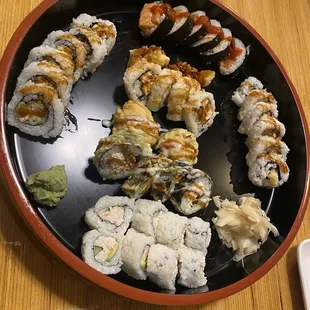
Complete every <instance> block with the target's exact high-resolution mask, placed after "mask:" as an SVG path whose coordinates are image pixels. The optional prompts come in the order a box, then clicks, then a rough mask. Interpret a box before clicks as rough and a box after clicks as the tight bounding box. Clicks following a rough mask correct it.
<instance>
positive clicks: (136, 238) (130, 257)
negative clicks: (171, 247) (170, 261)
mask: <svg viewBox="0 0 310 310" xmlns="http://www.w3.org/2000/svg"><path fill="white" fill-rule="evenodd" d="M154 243H155V240H154V238H152V237H149V236H146V235H144V234H142V233H139V232H137V231H135V230H134V229H133V228H131V229H129V230H128V232H127V233H126V235H125V237H124V239H123V244H122V252H121V253H122V261H123V265H122V270H123V271H125V272H126V273H127V274H128V275H129V276H130V277H132V278H134V279H137V280H146V278H147V275H146V268H147V261H148V254H149V251H150V247H151V246H152V245H153V244H154Z"/></svg>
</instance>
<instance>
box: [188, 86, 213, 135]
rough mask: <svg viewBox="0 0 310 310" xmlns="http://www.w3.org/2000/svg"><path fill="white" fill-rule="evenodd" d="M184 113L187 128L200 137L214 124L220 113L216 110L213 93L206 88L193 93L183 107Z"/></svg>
mask: <svg viewBox="0 0 310 310" xmlns="http://www.w3.org/2000/svg"><path fill="white" fill-rule="evenodd" d="M182 114H183V119H184V121H185V124H186V127H187V129H188V130H189V131H191V132H192V133H193V134H194V135H195V136H196V137H199V136H200V135H201V134H202V133H203V132H205V131H206V130H207V129H208V128H209V127H210V126H211V125H212V124H213V121H214V118H215V116H216V115H217V114H218V112H215V101H214V97H213V94H211V93H208V92H206V91H205V90H200V91H197V92H196V93H194V94H191V95H190V96H189V98H188V100H187V102H186V104H185V105H184V107H183V113H182Z"/></svg>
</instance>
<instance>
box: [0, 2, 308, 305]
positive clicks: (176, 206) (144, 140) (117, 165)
mask: <svg viewBox="0 0 310 310" xmlns="http://www.w3.org/2000/svg"><path fill="white" fill-rule="evenodd" d="M51 21H52V22H51ZM19 29H20V30H19V31H17V32H16V33H15V35H14V37H13V38H12V40H11V42H10V43H9V46H8V48H7V50H6V52H5V54H4V57H3V59H2V62H1V64H0V68H1V69H2V72H4V73H5V74H4V79H3V80H1V81H0V91H1V92H0V93H1V97H0V104H1V109H2V112H1V115H0V116H1V122H0V138H1V141H0V148H1V153H0V164H1V166H0V167H1V171H2V173H3V176H4V178H5V180H6V182H7V184H8V188H9V190H10V192H11V194H12V196H13V198H14V199H15V201H16V204H17V208H18V209H19V211H20V212H21V214H22V216H23V217H24V219H25V220H26V221H27V222H28V223H29V224H30V226H31V227H32V228H33V230H34V231H35V232H36V234H37V235H38V236H39V238H40V239H41V240H42V241H43V243H45V244H46V245H47V246H48V247H49V248H50V249H51V250H52V251H53V252H54V253H55V254H56V256H58V257H59V258H60V259H61V260H63V261H64V262H65V263H66V264H68V265H69V266H71V267H72V268H73V269H75V270H76V271H77V272H78V273H80V274H81V275H82V276H84V277H85V278H86V279H88V280H90V281H92V282H93V283H96V284H97V285H99V286H101V287H103V288H106V289H108V290H111V291H113V292H115V293H117V294H121V295H123V296H126V297H128V298H133V299H136V300H140V301H144V302H149V303H159V304H194V303H202V302H208V301H211V300H215V299H218V298H222V297H225V296H228V295H230V294H232V293H235V292H237V291H239V290H241V289H243V288H245V287H246V286H248V285H250V284H251V283H253V282H254V281H256V280H257V279H259V278H260V277H261V276H263V275H264V274H265V273H266V272H267V271H268V270H269V269H270V268H272V267H273V266H274V265H275V263H276V262H277V261H278V260H279V259H280V257H281V256H282V255H283V253H284V251H285V250H286V249H287V248H288V246H289V244H290V242H291V241H292V239H293V237H294V236H295V234H296V232H297V228H298V226H299V225H300V221H301V219H302V216H303V213H304V210H305V206H306V201H307V199H308V188H307V184H308V181H309V173H308V154H309V150H308V145H307V142H306V141H307V139H309V136H308V131H307V124H306V122H305V117H304V113H303V110H302V106H301V103H300V101H299V98H298V96H297V94H296V92H295V90H294V87H293V85H292V84H291V82H290V80H289V78H288V77H287V75H286V73H285V71H284V69H283V67H282V65H281V63H280V62H279V60H278V59H277V58H276V56H275V55H274V53H273V52H272V51H271V49H270V48H269V46H268V45H267V44H266V42H265V41H264V40H263V39H262V38H261V37H260V36H259V35H258V33H257V32H256V31H255V30H254V29H253V28H252V27H250V26H249V25H248V24H247V23H246V22H245V21H243V20H242V19H241V18H240V17H238V16H237V15H236V14H235V13H233V12H231V11H230V10H229V9H228V8H227V7H225V6H224V5H223V4H221V3H219V2H218V1H217V0H210V1H201V2H197V3H196V1H194V2H190V1H183V2H177V3H175V2H169V1H168V2H166V1H164V2H162V1H156V2H143V1H136V2H135V1H133V2H130V4H128V3H127V2H126V1H122V0H120V1H115V3H103V2H102V3H100V2H98V1H80V2H79V3H78V4H75V5H72V6H71V5H69V4H68V3H66V2H65V1H64V0H60V1H55V0H45V1H43V4H42V6H41V7H40V8H38V9H36V10H35V11H34V12H33V13H32V14H31V15H29V16H28V17H27V18H26V20H25V22H24V23H23V24H22V25H21V26H20V28H19ZM17 42H22V43H21V44H19V43H17ZM297 219H298V220H297Z"/></svg>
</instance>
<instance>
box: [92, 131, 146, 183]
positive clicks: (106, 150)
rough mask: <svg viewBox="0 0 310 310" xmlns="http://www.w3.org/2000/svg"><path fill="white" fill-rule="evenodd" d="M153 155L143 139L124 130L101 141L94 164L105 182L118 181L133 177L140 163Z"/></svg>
mask: <svg viewBox="0 0 310 310" xmlns="http://www.w3.org/2000/svg"><path fill="white" fill-rule="evenodd" d="M151 154H152V149H151V146H150V144H149V143H147V142H145V141H144V140H143V138H141V137H140V136H139V135H137V134H135V133H132V132H127V131H125V130H122V131H119V132H117V133H115V134H112V135H110V136H109V137H107V138H103V139H100V141H99V142H98V146H97V149H96V151H95V157H94V159H93V162H94V165H95V166H96V168H97V170H98V172H99V174H100V175H101V177H102V178H103V179H104V180H105V179H111V180H117V179H123V178H127V177H129V176H130V175H132V174H133V172H134V171H135V169H136V168H137V166H138V163H139V161H140V160H141V159H142V158H143V157H144V156H149V155H151Z"/></svg>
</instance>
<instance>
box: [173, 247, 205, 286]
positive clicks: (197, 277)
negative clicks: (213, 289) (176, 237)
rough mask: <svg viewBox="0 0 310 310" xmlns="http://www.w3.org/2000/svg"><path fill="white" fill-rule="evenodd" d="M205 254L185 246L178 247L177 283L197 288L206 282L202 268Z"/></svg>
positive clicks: (203, 267)
mask: <svg viewBox="0 0 310 310" xmlns="http://www.w3.org/2000/svg"><path fill="white" fill-rule="evenodd" d="M205 266H206V258H205V255H204V254H203V253H202V252H200V251H198V250H194V249H191V248H188V247H186V246H182V247H181V248H180V249H179V273H178V280H177V283H178V284H180V285H183V286H185V287H188V288H197V287H200V286H203V285H206V284H207V278H206V277H205V273H204V269H205Z"/></svg>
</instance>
